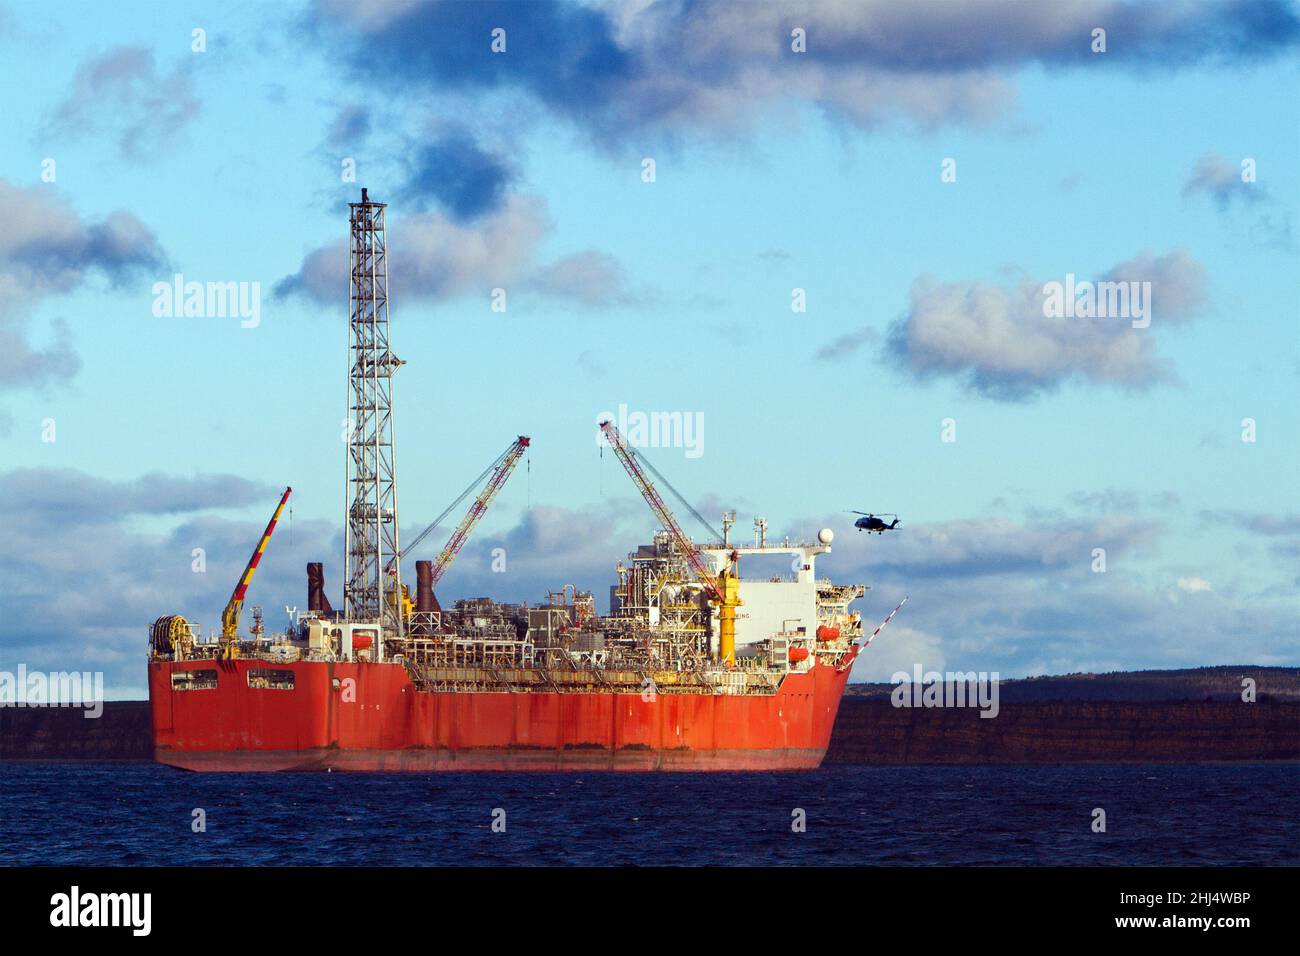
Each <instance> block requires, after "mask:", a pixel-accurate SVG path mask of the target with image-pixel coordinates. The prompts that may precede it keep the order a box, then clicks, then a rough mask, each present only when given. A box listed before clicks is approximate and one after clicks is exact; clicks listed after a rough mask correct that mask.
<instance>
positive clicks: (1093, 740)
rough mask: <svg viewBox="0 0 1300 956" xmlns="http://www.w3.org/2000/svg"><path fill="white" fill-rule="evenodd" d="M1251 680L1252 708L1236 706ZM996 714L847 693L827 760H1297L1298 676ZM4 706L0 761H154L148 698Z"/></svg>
mask: <svg viewBox="0 0 1300 956" xmlns="http://www.w3.org/2000/svg"><path fill="white" fill-rule="evenodd" d="M1244 677H1249V678H1250V679H1251V680H1253V681H1255V684H1256V689H1257V691H1258V694H1257V698H1258V699H1257V700H1256V701H1254V702H1250V703H1247V702H1245V701H1243V700H1242V699H1241V686H1242V680H1243V678H1244ZM998 688H999V694H998V698H999V702H998V713H997V716H996V717H994V718H984V717H981V716H980V711H979V709H977V708H974V707H969V708H956V707H946V708H943V707H941V708H922V707H895V706H893V704H892V703H891V701H890V694H891V691H892V690H893V689H894V688H893V686H892V685H889V684H854V685H850V687H849V690H848V692H847V693H846V694H845V697H844V700H843V702H842V703H841V705H840V711H839V715H838V717H837V718H836V721H835V729H834V732H833V733H832V736H831V743H830V748H829V749H828V751H827V754H826V762H827V763H828V764H830V763H854V764H945V763H950V764H1007V763H1031V764H1032V763H1090V762H1097V763H1122V762H1144V763H1182V762H1191V761H1205V760H1213V761H1223V760H1241V761H1258V760H1297V759H1300V669H1297V668H1280V667H1271V668H1270V667H1214V668H1200V669H1197V670H1187V671H1147V672H1135V673H1121V674H1075V675H1068V676H1062V677H1041V678H1032V679H1026V680H1010V681H1003V682H1001V683H1000V684H999V685H998ZM84 715H85V711H83V710H81V709H79V708H20V707H0V760H150V759H152V756H153V745H152V739H151V733H150V726H149V704H148V702H146V701H110V702H108V703H105V704H104V712H103V715H102V716H101V717H99V718H97V719H93V720H92V719H87V718H86V717H85V716H84Z"/></svg>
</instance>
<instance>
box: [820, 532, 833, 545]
mask: <svg viewBox="0 0 1300 956" xmlns="http://www.w3.org/2000/svg"><path fill="white" fill-rule="evenodd" d="M817 540H818V541H820V542H821V543H822V544H830V543H831V542H832V541H834V540H835V532H834V531H832V530H831V529H830V528H822V529H821V530H820V531H818V532H817Z"/></svg>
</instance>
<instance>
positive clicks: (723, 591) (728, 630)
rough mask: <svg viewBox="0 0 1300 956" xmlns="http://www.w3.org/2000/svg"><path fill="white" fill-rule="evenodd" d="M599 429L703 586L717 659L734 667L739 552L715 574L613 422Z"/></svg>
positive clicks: (733, 553) (661, 477)
mask: <svg viewBox="0 0 1300 956" xmlns="http://www.w3.org/2000/svg"><path fill="white" fill-rule="evenodd" d="M600 430H601V432H603V433H604V435H605V440H606V441H608V442H609V445H610V447H611V448H613V449H614V454H615V456H617V458H618V460H619V462H620V463H622V465H623V468H624V469H625V470H626V471H627V473H628V475H629V477H631V479H632V482H633V483H634V484H635V485H636V487H637V490H638V491H640V492H641V497H643V498H644V499H645V500H646V504H648V505H649V506H650V510H651V511H653V512H654V513H655V517H657V518H658V519H659V523H660V524H661V525H663V528H664V530H665V531H667V532H668V534H669V535H671V536H672V538H673V541H674V543H675V544H676V545H677V547H678V549H679V550H680V551H681V552H682V554H683V555H685V557H686V560H687V563H689V564H690V566H691V570H693V571H694V572H695V576H696V577H697V578H699V581H700V584H701V585H703V587H704V591H705V593H706V594H707V595H708V598H709V602H710V603H711V604H713V605H714V606H715V607H716V608H717V609H718V658H719V659H720V660H721V661H722V663H723V664H725V665H726V666H727V667H734V666H735V664H736V608H738V607H739V606H740V574H739V571H738V570H737V564H738V562H739V559H740V554H739V552H737V551H735V550H733V551H731V552H730V554H728V555H727V563H726V565H725V566H724V567H723V568H722V569H721V570H719V571H717V572H716V573H715V572H714V571H713V569H712V568H710V567H709V565H708V563H707V562H706V561H705V560H704V556H703V555H702V554H701V553H700V549H699V548H698V547H697V546H696V544H695V542H694V541H692V540H691V539H690V537H689V536H688V535H687V534H686V532H685V531H683V530H682V527H681V525H680V524H678V523H677V518H676V517H675V516H674V515H673V513H672V511H671V510H670V509H669V507H668V504H667V503H666V502H665V501H664V499H663V497H662V496H661V495H660V494H659V492H658V491H657V490H656V489H655V486H654V483H653V482H651V481H650V479H649V477H647V475H646V473H645V470H644V469H643V468H642V467H641V463H640V462H639V461H638V460H637V454H636V452H635V451H633V450H632V448H631V447H630V446H629V445H628V444H627V442H626V441H624V439H623V436H622V435H621V434H620V433H619V430H618V429H617V428H615V427H614V423H613V422H612V421H604V422H601V423H600ZM660 480H661V481H663V482H664V483H665V484H667V479H665V478H663V476H660ZM668 487H669V490H670V491H673V494H675V495H677V497H679V498H681V495H680V494H677V492H676V490H675V489H673V487H672V486H671V485H669V486H668ZM683 500H685V499H683Z"/></svg>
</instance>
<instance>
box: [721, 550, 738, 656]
mask: <svg viewBox="0 0 1300 956" xmlns="http://www.w3.org/2000/svg"><path fill="white" fill-rule="evenodd" d="M718 589H719V590H720V591H721V592H722V600H721V601H720V602H718V655H719V656H720V657H721V658H722V663H723V664H725V665H726V666H727V667H734V666H735V664H736V608H737V607H739V606H740V578H739V577H738V576H737V575H736V574H735V572H733V571H732V570H731V569H730V568H726V569H724V570H723V571H722V573H721V574H719V575H718Z"/></svg>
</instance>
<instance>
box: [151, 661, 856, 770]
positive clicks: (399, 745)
mask: <svg viewBox="0 0 1300 956" xmlns="http://www.w3.org/2000/svg"><path fill="white" fill-rule="evenodd" d="M854 656H856V655H855V654H850V655H849V656H848V657H847V658H846V659H845V660H843V661H842V662H841V665H840V667H838V668H836V667H833V666H829V665H817V666H814V667H812V668H810V669H809V670H807V671H806V672H804V673H797V674H796V673H792V674H787V675H786V676H785V677H784V678H783V679H782V680H781V682H780V685H779V686H778V687H777V688H775V690H774V692H772V693H765V694H752V693H727V692H725V689H722V690H721V692H718V691H715V692H708V691H705V692H703V693H701V692H700V689H699V688H696V689H693V690H687V689H686V688H683V687H673V686H672V685H666V686H664V687H662V688H658V689H657V690H656V691H655V692H654V693H650V692H647V691H639V690H629V691H627V692H617V691H612V690H604V691H582V690H574V691H572V692H569V691H559V692H557V691H554V690H547V691H536V692H520V690H519V689H518V688H517V689H516V692H511V691H510V690H502V691H497V692H492V691H469V692H457V691H427V690H420V689H418V688H417V686H416V685H415V683H414V682H412V680H411V678H410V675H409V673H408V672H407V669H406V668H405V667H404V666H403V665H402V664H398V663H366V662H361V663H344V662H340V663H320V662H306V661H299V662H295V663H290V664H274V663H272V662H268V661H265V660H229V661H227V660H219V659H209V660H203V661H184V662H176V663H173V662H164V661H155V662H152V663H151V664H150V665H149V690H150V701H151V704H152V710H153V725H154V744H155V755H156V758H157V759H158V760H159V761H160V762H162V763H165V764H170V765H171V766H174V767H179V768H182V769H186V770H210V771H253V770H257V771H277V770H360V771H426V772H427V771H433V770H453V771H455V770H496V771H502V770H507V771H514V770H534V771H567V770H587V771H591V770H627V771H656V770H663V771H727V770H811V769H815V768H816V767H817V766H819V765H820V764H821V761H822V757H823V755H824V754H825V752H826V745H827V743H828V742H829V740H830V734H831V727H832V725H833V724H834V722H835V714H836V711H837V710H838V709H839V702H840V696H841V694H842V693H843V690H844V684H845V681H846V680H847V679H848V674H849V669H850V667H851V666H852V661H853V657H854ZM610 676H611V677H614V678H615V679H617V678H618V675H610Z"/></svg>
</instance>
